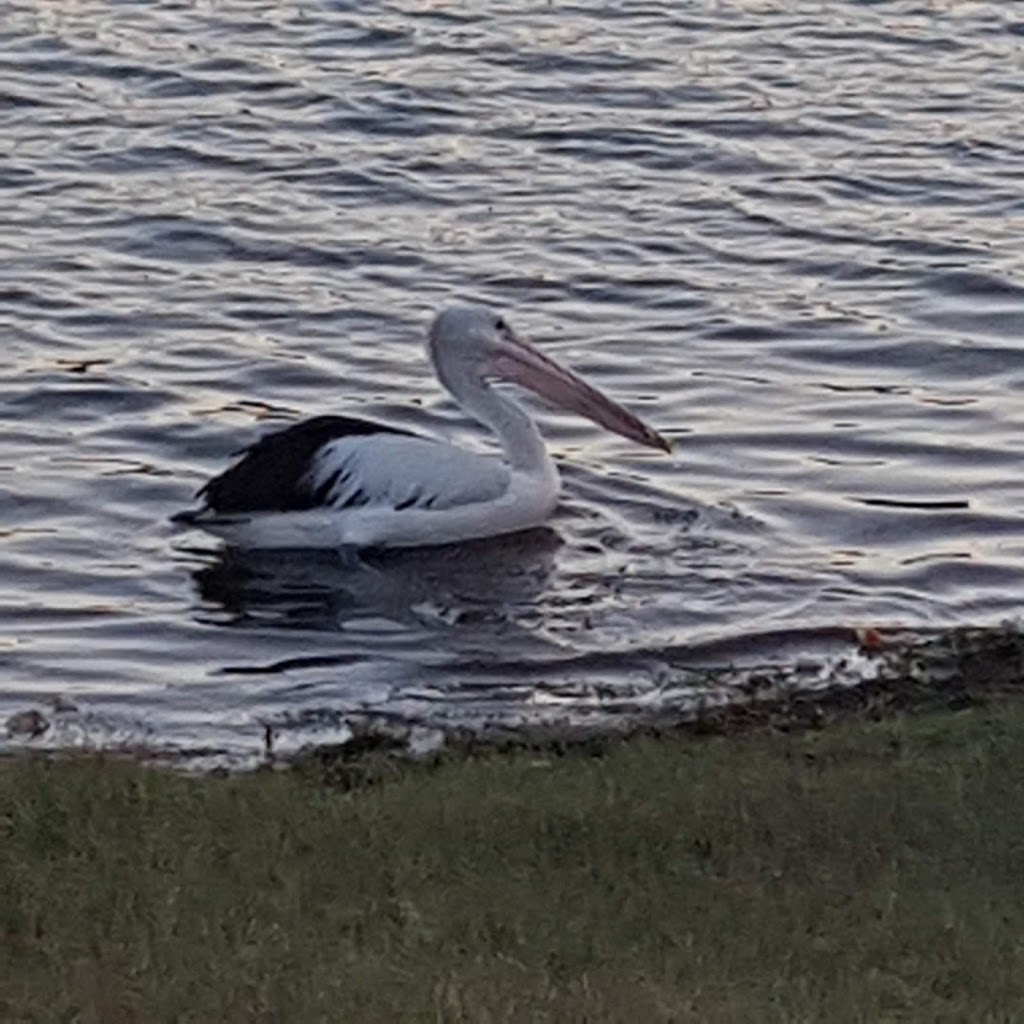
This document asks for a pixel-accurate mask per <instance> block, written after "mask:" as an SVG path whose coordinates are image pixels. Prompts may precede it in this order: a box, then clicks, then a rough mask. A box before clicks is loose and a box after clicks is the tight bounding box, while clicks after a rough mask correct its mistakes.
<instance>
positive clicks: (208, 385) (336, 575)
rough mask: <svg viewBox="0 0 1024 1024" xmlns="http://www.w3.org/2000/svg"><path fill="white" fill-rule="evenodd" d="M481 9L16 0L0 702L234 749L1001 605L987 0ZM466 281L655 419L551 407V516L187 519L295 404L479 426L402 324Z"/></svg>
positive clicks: (999, 143) (1011, 82)
mask: <svg viewBox="0 0 1024 1024" xmlns="http://www.w3.org/2000/svg"><path fill="white" fill-rule="evenodd" d="M484 8H485V5H480V6H479V7H476V6H475V5H437V4H427V3H422V4H418V3H405V4H402V3H395V4H362V3H360V4H351V5H349V4H345V3H330V4H317V3H273V4H271V3H259V2H253V0H245V2H242V0H235V2H218V3H199V4H178V3H171V2H165V3H147V4H141V3H140V4H130V3H129V4H108V3H89V2H79V3H74V4H54V3H23V2H14V3H8V4H6V5H5V9H4V15H3V18H2V19H0V97H2V102H0V122H2V134H0V138H2V139H3V143H2V154H3V155H2V159H0V191H2V203H3V211H4V228H3V231H2V232H0V250H2V252H0V257H2V258H0V331H2V334H0V337H2V346H0V421H2V433H0V617H2V619H0V720H2V719H3V718H6V716H7V715H8V714H10V713H12V712H14V711H18V710H22V709H25V708H28V707H35V708H39V709H42V710H43V711H44V712H45V714H46V715H47V716H48V718H49V719H51V720H52V723H51V727H50V729H49V732H48V734H47V736H44V737H43V738H42V740H41V741H39V742H62V743H63V742H80V741H84V742H99V743H119V742H143V743H146V744H150V745H154V746H158V747H172V748H178V749H183V750H188V751H192V752H195V751H197V750H207V751H211V752H218V751H220V752H228V753H229V754H230V755H232V756H237V757H241V758H244V757H246V756H247V755H248V754H251V753H253V752H258V751H259V748H260V745H261V744H262V742H263V732H264V726H265V725H266V724H268V723H269V724H270V725H272V726H273V727H274V729H275V730H276V732H277V734H278V735H279V736H280V737H289V736H290V738H291V741H292V742H300V741H302V740H304V739H305V738H309V737H310V736H313V735H316V736H321V737H322V736H328V737H329V736H330V735H331V733H332V730H334V732H335V733H338V734H339V735H341V734H343V733H344V728H345V726H344V721H345V716H346V714H348V713H350V712H352V711H354V710H356V709H364V710H370V711H372V712H375V713H386V714H394V715H396V716H399V717H402V718H407V719H412V720H414V721H421V722H427V723H431V722H435V723H436V722H457V723H469V724H473V723H474V722H479V721H482V720H484V719H487V718H488V717H490V718H498V719H501V720H504V721H518V720H528V719H537V718H544V717H545V716H548V717H551V716H554V717H556V718H557V716H559V715H562V716H565V715H570V716H571V715H580V716H585V715H587V714H593V713H598V712H601V713H619V712H622V713H626V712H628V710H629V709H631V708H636V707H642V706H646V707H651V706H654V705H657V703H658V701H659V700H662V699H663V698H664V697H665V695H666V694H669V693H671V694H673V698H672V699H673V700H678V699H679V698H680V694H683V696H684V697H685V698H686V699H689V700H691V701H692V700H694V699H699V698H700V696H701V693H700V688H699V686H694V685H693V683H692V679H691V678H690V676H688V675H687V674H686V673H687V670H688V668H689V667H691V666H693V665H699V664H712V663H717V664H727V663H730V662H733V661H738V662H742V661H743V660H744V659H748V660H750V659H753V660H758V659H762V658H787V657H788V658H792V657H793V656H794V652H797V653H799V651H801V650H816V649H819V648H820V647H821V645H822V643H824V642H825V639H826V638H828V637H833V636H834V635H835V632H836V629H837V628H845V627H849V626H856V625H861V624H890V623H901V624H904V625H909V626H915V627H925V626H926V627H945V626H951V625H955V624H961V623H966V622H970V623H977V624H984V623H990V622H998V621H1000V620H1002V619H1004V618H1006V617H1008V616H1015V615H1016V614H1017V612H1018V609H1019V603H1020V598H1021V594H1022V590H1024V522H1022V519H1021V514H1022V511H1024V473H1022V472H1021V460H1020V455H1021V448H1022V441H1021V438H1022V436H1024V403H1022V392H1024V347H1022V336H1024V242H1022V239H1024V115H1022V110H1024V20H1021V16H1022V13H1024V12H1022V11H1021V7H1020V5H1019V4H1011V3H999V2H992V3H959V2H952V0H948V2H940V3H929V4H923V3H899V2H894V3H882V4H864V3H842V2H837V3H832V4H819V3H809V2H804V3H782V2H777V3H771V2H764V3H739V4H729V5H720V4H717V3H711V2H704V3H700V2H695V3H689V4H677V3H668V2H664V3H660V2H652V3H647V4H643V5H640V4H625V5H621V7H620V8H616V7H614V6H613V5H608V4H603V3H602V4H597V3H595V4H572V5H565V4H547V3H543V4H541V3H529V2H521V3H519V2H515V3H509V4H503V5H500V9H501V13H500V15H499V14H496V13H482V12H483V11H484ZM494 10H497V8H494ZM453 297H462V298H470V299H473V300H480V301H485V302H488V303H492V304H495V305H497V306H499V307H501V308H502V309H503V310H504V311H505V312H506V313H507V315H508V316H509V318H510V319H511V321H512V322H513V323H514V324H515V325H516V326H517V327H518V328H519V330H520V331H521V332H522V333H524V334H527V335H529V336H532V337H533V338H535V339H536V340H537V341H539V342H540V343H541V344H543V345H545V346H546V347H547V348H548V349H549V350H550V351H551V352H553V353H554V354H556V355H557V356H558V357H559V358H561V359H563V360H565V361H567V362H569V363H571V364H572V365H573V366H575V367H576V368H578V369H580V370H582V371H583V372H584V373H586V374H587V375H589V376H590V377H591V378H592V379H593V380H595V381H596V382H598V383H600V385H601V386H602V387H604V388H605V389H606V390H608V391H610V392H611V393H612V394H614V395H615V396H617V397H618V398H620V399H622V400H623V401H625V402H627V403H628V404H630V405H632V406H633V407H634V408H635V409H637V410H638V411H640V412H641V413H642V414H643V415H644V416H645V417H646V418H647V419H649V420H650V421H651V422H653V423H654V424H656V425H657V426H658V427H659V428H660V429H662V430H663V431H664V432H665V433H666V434H667V435H668V436H670V437H671V438H672V439H673V440H674V442H675V444H676V454H675V456H674V457H672V458H668V457H665V456H661V455H659V454H657V453H652V452H649V451H647V450H645V449H639V448H637V447H635V446H631V445H630V444H629V443H628V442H625V441H623V440H621V439H619V438H615V437H612V436H611V435H607V434H602V433H600V432H599V431H598V430H597V429H596V428H594V427H592V426H590V425H589V424H587V423H585V422H581V421H577V420H575V419H572V418H570V417H566V416H562V415H560V414H556V413H553V412H551V411H549V410H545V409H541V408H539V407H538V410H537V411H538V415H539V416H540V418H541V420H542V423H543V428H544V430H545V433H546V434H547V436H548V438H549V440H550V444H551V446H552V449H553V451H554V453H555V455H556V458H557V460H558V462H559V464H560V466H561V468H562V472H563V479H564V484H565V488H564V491H565V493H564V500H563V502H562V504H561V506H560V508H559V510H558V512H557V514H556V515H555V517H554V518H553V519H552V521H551V524H550V529H542V530H538V531H534V532H532V533H529V534H525V535H522V536H518V537H514V538H508V539H505V540H501V541H497V542H491V543H479V544H473V545H466V546H464V547H461V548H452V549H439V550H432V551H426V550H425V551H420V552H410V553H406V554H404V555H399V554H394V555H387V556H380V557H375V558H372V559H366V560H364V561H361V562H358V561H353V560H352V559H345V558H342V557H341V556H329V555H319V556H315V555H309V554H307V555H304V556H288V555H274V556H269V555H268V556H252V555H250V556H242V555H239V554H237V553H231V552H225V551H223V550H222V549H221V548H220V547H219V546H218V544H217V543H216V542H215V541H213V540H211V539H209V538H206V537H204V536H202V535H199V534H195V533H190V532H182V531H176V530H175V529H174V528H172V525H171V524H170V523H169V522H168V516H169V515H170V514H171V513H172V512H174V511H176V510H177V509H179V508H181V507H182V506H184V505H187V504H188V503H189V501H190V498H191V495H192V493H193V491H194V490H195V488H196V487H197V486H198V485H199V484H200V483H201V482H202V481H203V480H204V479H205V478H206V477H207V476H208V475H210V474H211V473H213V472H216V471H217V470H219V469H220V468H222V467H223V466H225V465H226V462H227V459H228V457H229V454H230V453H231V452H233V451H235V450H236V449H238V448H239V447H241V446H243V445H245V444H246V443H247V442H249V441H251V440H252V439H253V438H254V437H256V436H258V435H259V433H260V432H261V431H266V430H267V429H270V428H271V427H273V426H274V425H279V424H282V423H285V422H288V421H291V420H292V419H294V418H297V417H300V416H302V415H308V414H314V413H321V412H353V411H354V412H356V413H357V414H360V415H366V416H370V417H376V418H380V419H384V420H387V421H389V422H391V423H393V424H396V425H399V426H404V427H410V428H413V429H416V430H420V431H423V432H432V433H437V434H441V435H444V436H446V437H449V438H451V439H453V440H457V441H458V442H459V443H463V444H466V445H469V446H481V447H484V448H486V447H488V446H490V441H489V439H488V438H487V436H486V434H485V433H484V432H483V431H482V430H481V429H479V428H477V427H475V426H474V425H473V424H472V423H470V422H468V421H467V419H466V417H465V416H463V415H462V414H461V413H460V412H459V411H458V409H457V408H456V407H455V406H454V405H453V404H452V403H451V401H450V400H448V399H447V398H446V397H445V396H444V395H443V393H442V392H441V391H440V389H439V387H438V385H437V384H436V382H435V380H434V379H433V376H432V374H431V372H430V370H429V368H428V366H427V364H426V361H425V359H424V354H423V348H422V337H423V333H424V330H425V327H426V324H427V323H428V322H429V318H430V315H431V311H432V310H434V309H435V308H436V307H438V306H439V305H441V304H444V303H446V302H448V301H450V300H451V299H452V298H453ZM782 638H785V640H786V642H785V643H782ZM58 698H59V700H60V706H61V707H63V708H64V710H58V711H53V710H52V705H53V702H54V701H55V700H57V699H58ZM11 742H14V741H11ZM282 742H283V740H282Z"/></svg>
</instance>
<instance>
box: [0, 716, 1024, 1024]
mask: <svg viewBox="0 0 1024 1024" xmlns="http://www.w3.org/2000/svg"><path fill="white" fill-rule="evenodd" d="M1022 738H1024V703H1021V702H1017V701H1013V700H1009V701H1003V702H997V703H994V704H992V705H991V706H989V707H987V708H985V707H982V708H975V709H969V710H966V711H961V712H958V713H956V714H945V715H932V716H921V717H905V718H897V719H894V720H891V721H887V722H882V723H865V722H862V721H861V722H856V721H855V722H847V723H845V724H841V725H839V726H837V727H835V728H834V729H830V730H827V731H824V732H818V733H804V734H800V735H786V734H779V733H766V732H761V733H756V732H755V733H751V734H749V735H745V736H739V737H731V738H724V737H719V738H709V739H700V740H697V739H692V738H691V739H687V740H674V741H673V740H667V739H665V740H637V741H633V742H630V743H623V744H621V745H618V746H615V747H613V748H611V749H610V750H609V751H608V752H606V753H605V754H604V755H602V756H596V757H586V756H583V755H581V754H570V755H567V756H564V757H553V756H544V755H538V754H530V753H520V754H516V755H502V756H490V757H484V758H479V759H475V760H466V761H462V762H457V763H456V762H450V763H444V764H442V765H440V766H439V767H437V768H435V769H431V770H427V769H409V770H407V771H404V772H401V773H398V774H397V775H396V777H394V778H392V779H390V780H388V781H386V782H385V783H383V784H380V785H377V786H372V787H367V788H362V789H356V790H353V791H349V792H344V791H341V790H339V789H336V788H331V787H328V786H325V785H323V784H322V783H321V782H319V781H317V780H316V779H315V778H310V777H309V776H308V775H307V776H302V775H299V774H297V773H294V772H288V773H278V774H262V775H256V776H249V777H241V778H202V779H197V778H186V777H180V776H176V775H173V774H169V773H166V772H163V771H158V770H154V769H145V768H141V767H138V766H136V765H133V764H131V763H127V762H118V761H113V760H105V761H104V760H94V759H68V760H58V761H48V760H41V759H40V760H36V759H14V760H11V761H8V762H4V763H2V764H0V1019H3V1020H4V1021H78V1022H111V1021H117V1022H120V1021H146V1022H148V1021H180V1022H184V1021H202V1022H209V1021H215V1020H216V1021H221V1020H223V1021H246V1022H249V1021H282V1022H284V1021H287V1022H289V1024H291V1022H304V1021H358V1022H373V1021H406V1020H408V1021H421V1020H422V1021H439V1020H440V1021H473V1022H478V1021H700V1022H717V1021H743V1022H747V1021H757V1022H769V1021H785V1022H794V1021H824V1020H828V1021H830V1022H832V1021H835V1022H841V1021H872V1022H873V1021H885V1020H889V1021H929V1022H930V1021H939V1020H949V1021H961V1020H970V1021H972V1022H978V1021H1009V1020H1015V1019H1019V1014H1020V1013H1021V1008H1022V1007H1024V815H1022V814H1021V813H1020V808H1021V805H1022V802H1024V743H1022Z"/></svg>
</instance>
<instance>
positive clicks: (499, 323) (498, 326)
mask: <svg viewBox="0 0 1024 1024" xmlns="http://www.w3.org/2000/svg"><path fill="white" fill-rule="evenodd" d="M494 329H495V330H496V331H499V332H500V333H502V334H508V324H507V323H505V321H504V320H502V318H501V317H500V316H499V317H498V319H497V320H495V321H494Z"/></svg>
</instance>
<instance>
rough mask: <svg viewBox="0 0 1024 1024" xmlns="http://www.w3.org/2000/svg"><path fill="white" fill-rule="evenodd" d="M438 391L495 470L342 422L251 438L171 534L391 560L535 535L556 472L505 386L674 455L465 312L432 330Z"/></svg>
mask: <svg viewBox="0 0 1024 1024" xmlns="http://www.w3.org/2000/svg"><path fill="white" fill-rule="evenodd" d="M429 352H430V358H431V361H432V363H433V365H434V371H435V372H436V374H437V377H438V379H439V380H440V382H441V383H442V384H443V385H444V387H445V388H447V389H448V391H449V392H451V394H452V395H453V397H454V398H455V400H456V401H457V402H458V403H459V405H460V406H461V407H462V408H463V409H464V410H465V411H466V412H468V413H469V414H470V415H471V416H472V417H474V418H475V419H477V420H479V421H480V422H481V423H482V424H484V425H485V426H487V427H490V428H491V430H492V431H493V432H494V433H495V434H496V435H497V437H498V440H499V441H500V442H501V448H502V454H503V457H502V458H498V457H494V456H484V455H477V454H474V453H473V452H468V451H466V450H464V449H462V448H457V447H454V446H453V445H450V444H448V443H447V442H445V441H440V440H435V439H433V438H429V437H421V436H419V435H417V434H413V433H410V432H408V431H405V430H399V429H398V428H396V427H391V426H387V425H385V424H382V423H373V422H371V421H369V420H361V419H353V418H351V417H348V416H317V417H314V418H313V419H310V420H306V421H304V422H300V423H296V424H295V425H293V426H290V427H286V428H285V429H283V430H280V431H277V432H275V433H272V434H269V435H267V436H266V437H263V438H261V439H260V440H258V441H257V442H256V443H255V444H253V445H252V446H251V447H250V448H248V449H247V450H246V451H245V453H244V455H243V456H242V458H241V459H240V460H239V461H238V462H237V463H235V465H233V466H231V467H230V468H229V469H228V470H226V471H225V472H224V473H222V474H221V475H220V476H218V477H215V478H214V479H212V480H210V481H209V483H207V484H206V485H205V486H204V487H203V488H202V489H201V490H200V491H199V494H198V495H197V497H198V498H199V499H201V501H202V506H201V507H200V508H199V509H197V510H190V511H187V512H181V513H179V514H178V515H177V516H175V517H174V518H175V519H176V520H177V521H178V522H184V523H188V524H190V525H194V526H199V527H202V528H203V529H204V530H207V531H209V532H210V533H213V534H216V535H218V536H221V537H223V538H224V539H225V540H226V541H227V542H228V543H229V544H234V545H236V546H238V547H242V548H335V547H357V548H368V547H378V548H399V547H419V546H422V545H429V544H446V543H452V542H456V541H464V540H471V539H474V538H479V537H490V536H494V535H497V534H503V533H511V532H513V531H516V530H524V529H527V528H529V527H531V526H537V525H538V524H540V523H542V522H543V521H544V520H545V519H546V518H547V517H548V516H549V515H550V513H551V512H552V510H553V509H554V507H555V504H556V502H557V499H558V489H559V483H558V471H557V469H556V468H555V464H554V463H553V462H552V460H551V457H550V456H549V455H548V453H547V450H546V448H545V447H544V441H543V438H542V437H541V435H540V431H539V430H538V429H537V426H536V424H535V423H534V422H533V420H532V419H531V418H530V416H529V415H528V414H527V413H526V411H525V410H524V409H523V408H522V406H520V405H519V404H518V403H517V402H516V401H515V400H514V399H513V398H512V397H510V396H509V395H507V394H504V393H502V392H501V391H499V390H497V389H496V388H495V387H494V384H495V383H497V382H502V381H507V382H510V383H513V384H518V385H520V386H522V387H524V388H528V389H529V390H531V391H533V392H535V393H536V394H538V395H540V396H541V397H542V398H545V399H547V400H548V401H549V402H551V403H553V404H555V405H558V406H561V407H562V408H564V409H568V410H569V411H571V412H576V413H579V414H580V415H581V416H585V417H586V418H587V419H589V420H592V421H593V422H594V423H596V424H598V425H599V426H601V427H604V428H605V429H607V430H610V431H613V432H614V433H616V434H620V435H622V436H623V437H626V438H629V439H630V440H632V441H637V442H639V443H640V444H644V445H649V446H650V447H652V448H660V449H662V450H663V451H666V452H668V451H671V446H670V444H669V442H668V441H667V440H666V439H665V438H664V437H662V435H661V434H659V433H658V432H657V431H656V430H654V429H653V428H651V427H649V426H648V425H647V424H646V423H644V422H643V421H642V420H641V419H639V418H638V417H637V416H635V415H634V414H633V413H631V412H629V410H627V409H625V408H623V407H622V406H621V405H619V404H618V403H617V402H615V401H613V400H612V399H611V398H608V397H607V396H606V395H603V394H602V393H601V392H600V391H598V390H597V389H596V388H595V387H592V386H591V385H590V384H587V383H586V381H584V380H583V379H582V378H580V377H578V376H577V375H576V374H575V373H574V372H573V371H572V370H569V369H568V368H566V367H564V366H560V365H559V364H558V363H556V362H555V361H554V360H553V359H551V358H549V357H548V356H546V355H544V354H543V353H542V352H540V351H539V350H538V349H537V348H535V347H534V346H533V345H531V344H529V343H528V342H526V341H524V340H523V339H522V338H520V337H519V336H518V335H517V334H516V333H515V332H514V331H513V330H512V329H511V328H510V327H509V326H508V323H507V322H506V321H505V319H504V318H503V317H502V316H500V315H499V314H497V313H495V312H494V311H492V310H490V309H488V308H486V307H484V306H475V305H466V306H452V307H451V308H449V309H446V310H443V311H442V312H441V313H439V314H438V315H437V317H436V318H435V319H434V322H433V324H432V326H431V328H430V335H429Z"/></svg>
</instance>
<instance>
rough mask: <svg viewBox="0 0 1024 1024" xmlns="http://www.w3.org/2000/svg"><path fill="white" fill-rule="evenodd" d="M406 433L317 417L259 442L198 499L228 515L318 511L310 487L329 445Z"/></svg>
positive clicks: (344, 418) (184, 516)
mask: <svg viewBox="0 0 1024 1024" xmlns="http://www.w3.org/2000/svg"><path fill="white" fill-rule="evenodd" d="M372 434H401V435H405V436H407V437H415V436H416V435H415V434H412V433H411V432H410V431H408V430H399V429H398V428H397V427H389V426H387V425H385V424H383V423H374V422H372V421H370V420H359V419H353V418H352V417H350V416H315V417H314V418H313V419H310V420H304V421H303V422H301V423H296V424H294V425H293V426H290V427H285V429H284V430H278V431H276V432H275V433H273V434H268V435H267V436H266V437H262V438H260V439H259V440H258V441H257V442H256V443H255V444H254V445H252V446H251V447H249V448H247V449H246V450H245V454H244V455H243V457H242V459H241V460H240V461H239V462H237V463H235V465H234V466H232V467H231V468H230V469H228V470H225V472H223V473H221V475H220V476H218V477H214V478H213V479H212V480H211V481H210V482H209V483H207V484H206V485H205V486H204V487H202V488H201V490H200V491H199V493H198V494H197V495H196V497H198V498H202V499H203V500H204V502H205V509H206V510H209V511H211V512H215V513H218V514H223V515H230V514H232V513H242V512H301V511H304V510H306V509H310V508H314V507H315V506H317V505H318V504H319V503H320V500H321V497H320V496H319V495H318V492H317V490H316V489H315V488H313V487H311V486H309V484H308V474H309V471H310V468H311V467H312V465H313V461H314V456H315V455H316V452H317V451H319V449H320V448H322V447H323V446H324V445H325V444H329V443H330V442H331V441H336V440H338V439H339V438H343V437H368V436H370V435H372ZM195 516H196V513H188V512H184V513H180V514H179V515H178V516H175V519H178V520H179V521H186V522H187V521H191V520H194V518H195Z"/></svg>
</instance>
